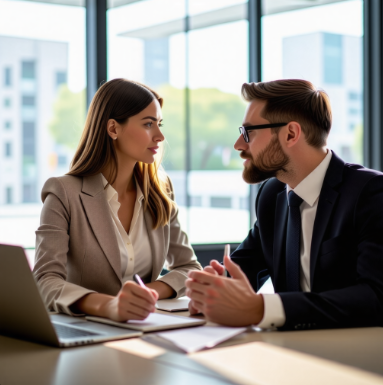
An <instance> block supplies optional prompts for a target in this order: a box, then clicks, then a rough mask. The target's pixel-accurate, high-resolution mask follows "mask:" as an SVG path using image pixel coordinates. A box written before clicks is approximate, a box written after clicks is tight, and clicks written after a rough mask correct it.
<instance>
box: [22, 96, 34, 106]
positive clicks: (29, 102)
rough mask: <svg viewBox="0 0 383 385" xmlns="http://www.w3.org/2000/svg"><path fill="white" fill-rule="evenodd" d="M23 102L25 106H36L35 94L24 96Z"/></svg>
mask: <svg viewBox="0 0 383 385" xmlns="http://www.w3.org/2000/svg"><path fill="white" fill-rule="evenodd" d="M21 104H22V106H23V107H34V105H35V97H34V96H23V97H22V103H21Z"/></svg>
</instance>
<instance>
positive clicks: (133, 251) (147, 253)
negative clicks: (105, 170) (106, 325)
mask: <svg viewBox="0 0 383 385" xmlns="http://www.w3.org/2000/svg"><path fill="white" fill-rule="evenodd" d="M101 175H102V174H101ZM102 181H103V184H104V187H105V186H106V185H107V184H108V181H107V180H106V179H105V177H104V176H103V175H102ZM136 189H137V196H136V202H135V204H134V211H133V218H132V222H131V224H130V229H129V234H128V233H127V232H126V231H125V229H124V227H123V226H122V224H121V222H120V219H119V218H118V210H119V209H120V206H121V204H120V202H119V201H118V193H117V191H116V190H115V189H114V188H113V187H112V186H111V185H108V187H107V188H106V190H105V192H106V198H107V200H108V204H109V208H110V214H111V216H112V219H113V223H114V230H115V233H116V238H117V243H118V248H119V249H120V257H121V275H122V282H126V281H129V280H130V281H131V280H133V275H134V274H138V275H139V276H140V277H141V278H142V280H143V281H144V282H146V283H147V282H150V279H151V274H152V268H153V262H152V251H151V248H150V242H149V236H148V231H147V228H146V225H145V218H144V212H143V211H144V210H143V208H142V201H143V199H144V195H143V193H142V191H141V189H140V186H139V185H138V184H137V183H136Z"/></svg>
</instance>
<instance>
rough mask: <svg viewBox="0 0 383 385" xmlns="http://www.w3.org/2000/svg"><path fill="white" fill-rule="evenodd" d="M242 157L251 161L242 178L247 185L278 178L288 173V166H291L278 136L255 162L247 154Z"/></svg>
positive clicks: (242, 154) (275, 136) (243, 153)
mask: <svg viewBox="0 0 383 385" xmlns="http://www.w3.org/2000/svg"><path fill="white" fill-rule="evenodd" d="M241 157H242V158H245V159H249V160H250V162H251V163H250V162H248V165H247V166H245V168H244V170H243V174H242V177H243V179H244V181H245V182H247V183H260V182H263V181H264V180H266V179H269V178H273V177H276V176H277V174H278V173H280V172H282V173H285V172H287V170H286V168H285V167H286V166H287V165H288V164H289V162H290V159H289V157H288V156H287V155H286V154H285V153H284V152H283V149H282V146H281V144H280V143H279V139H278V135H274V138H273V139H272V140H271V142H270V143H269V144H268V146H267V147H266V148H265V149H264V150H262V151H261V152H260V153H259V154H258V156H257V158H256V159H255V160H253V159H251V158H250V157H249V156H247V154H246V153H245V152H242V153H241Z"/></svg>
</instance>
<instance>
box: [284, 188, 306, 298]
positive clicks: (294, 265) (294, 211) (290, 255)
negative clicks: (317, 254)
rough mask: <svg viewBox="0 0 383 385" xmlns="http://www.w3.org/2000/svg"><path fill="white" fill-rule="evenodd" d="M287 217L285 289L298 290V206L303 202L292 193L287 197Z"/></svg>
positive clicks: (299, 218) (299, 243) (299, 239)
mask: <svg viewBox="0 0 383 385" xmlns="http://www.w3.org/2000/svg"><path fill="white" fill-rule="evenodd" d="M288 202H289V216H288V219H287V234H286V289H287V291H299V290H300V281H299V273H300V258H301V212H300V210H299V206H300V205H301V203H302V202H303V199H302V198H300V197H299V196H298V195H297V194H295V192H294V191H290V192H289V195H288Z"/></svg>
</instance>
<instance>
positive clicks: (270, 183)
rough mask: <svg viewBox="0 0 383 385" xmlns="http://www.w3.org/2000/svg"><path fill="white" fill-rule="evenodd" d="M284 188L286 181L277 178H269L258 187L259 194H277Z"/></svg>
mask: <svg viewBox="0 0 383 385" xmlns="http://www.w3.org/2000/svg"><path fill="white" fill-rule="evenodd" d="M285 189H286V183H283V182H281V181H280V180H278V179H277V178H270V179H268V180H266V181H265V182H263V183H262V184H261V186H260V188H259V194H260V195H261V194H262V195H263V194H265V195H270V194H271V195H275V194H276V195H278V194H279V193H280V192H281V191H283V190H285Z"/></svg>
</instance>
